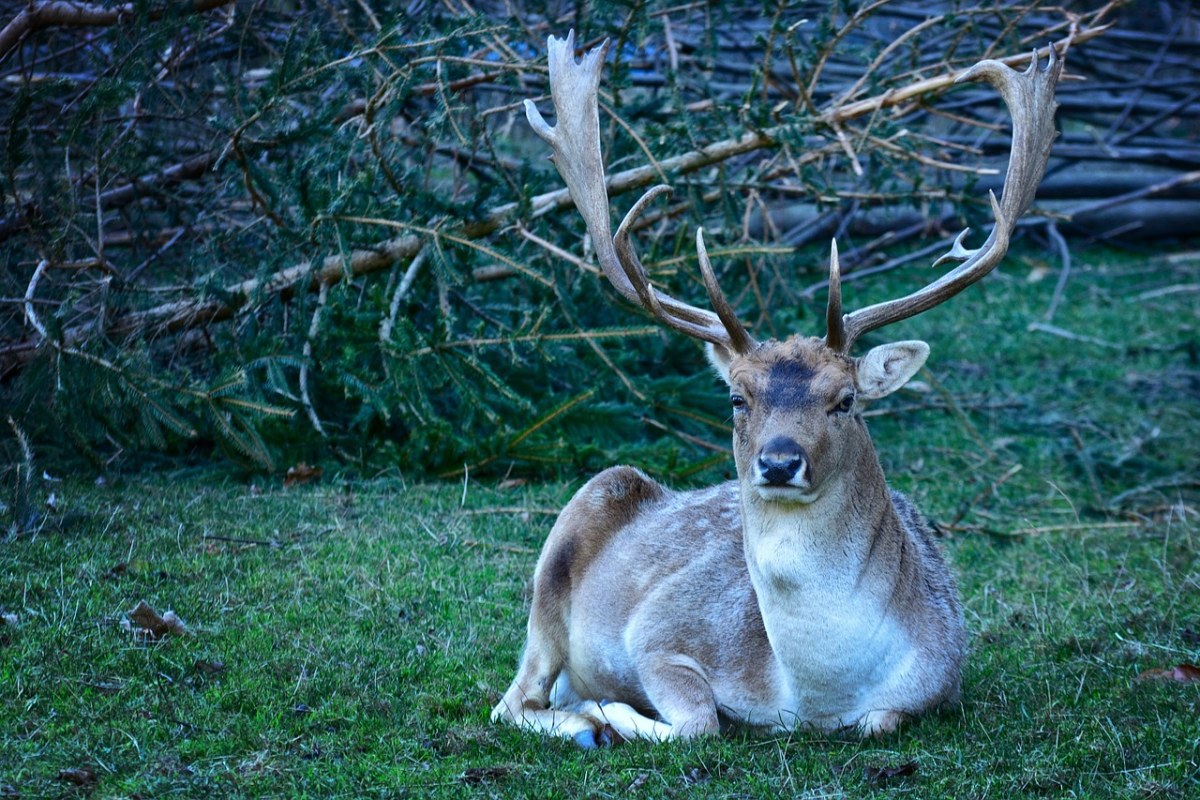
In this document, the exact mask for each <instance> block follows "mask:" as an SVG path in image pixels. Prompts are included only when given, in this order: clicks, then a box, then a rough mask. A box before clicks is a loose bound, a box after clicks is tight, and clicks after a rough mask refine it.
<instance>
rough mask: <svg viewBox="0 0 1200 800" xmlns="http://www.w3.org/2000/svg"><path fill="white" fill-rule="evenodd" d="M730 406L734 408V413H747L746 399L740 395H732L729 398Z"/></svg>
mask: <svg viewBox="0 0 1200 800" xmlns="http://www.w3.org/2000/svg"><path fill="white" fill-rule="evenodd" d="M729 405H731V406H733V410H734V411H745V410H746V398H744V397H742V396H741V395H740V394H733V395H730V396H729Z"/></svg>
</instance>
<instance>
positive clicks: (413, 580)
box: [0, 252, 1200, 798]
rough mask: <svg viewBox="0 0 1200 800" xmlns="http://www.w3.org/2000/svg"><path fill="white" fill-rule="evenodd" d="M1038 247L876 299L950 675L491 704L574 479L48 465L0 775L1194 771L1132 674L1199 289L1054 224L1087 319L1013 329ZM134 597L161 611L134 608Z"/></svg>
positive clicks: (1164, 635)
mask: <svg viewBox="0 0 1200 800" xmlns="http://www.w3.org/2000/svg"><path fill="white" fill-rule="evenodd" d="M1038 266H1039V265H1038V264H1036V263H1033V262H1031V261H1028V260H1026V261H1022V260H1020V259H1017V260H1016V261H1015V262H1012V263H1010V266H1009V267H1008V268H1007V269H1006V271H1005V273H1004V274H1003V275H999V276H997V277H995V278H993V279H990V280H989V281H987V282H985V284H983V285H982V286H979V287H976V288H973V289H972V290H971V291H969V292H968V293H966V294H965V295H963V296H962V297H961V298H959V299H956V300H955V301H954V303H953V304H952V307H950V308H947V309H943V310H939V311H936V312H932V313H931V314H929V315H926V317H925V318H922V319H918V320H915V321H912V322H909V323H905V324H903V325H899V326H896V330H892V331H889V332H888V334H889V336H890V337H892V338H903V337H905V336H921V337H924V338H927V339H928V340H929V341H930V343H931V344H932V346H933V357H932V359H931V364H930V367H929V370H928V371H927V372H926V373H924V374H922V375H921V376H919V377H918V380H920V381H922V382H923V384H924V385H925V387H926V388H927V390H926V391H909V392H905V393H903V394H902V395H901V396H898V397H896V398H893V399H892V400H890V401H889V402H887V403H884V404H881V405H880V406H879V411H881V412H882V413H880V414H879V415H878V416H876V417H874V418H872V420H871V427H872V431H873V434H874V436H875V439H876V442H877V444H878V446H879V449H880V452H881V457H882V459H883V461H884V463H885V467H886V469H887V470H888V473H889V476H890V478H891V480H892V482H893V483H894V484H895V485H896V486H898V487H899V488H902V489H904V490H906V491H908V492H910V493H911V494H912V495H913V496H914V497H916V498H917V499H918V500H919V502H920V503H921V505H922V507H923V508H924V509H925V511H926V512H927V513H929V514H930V515H931V516H932V517H933V518H934V519H935V520H937V521H938V522H939V523H940V524H941V525H942V527H943V528H944V529H945V531H946V536H945V538H944V541H943V544H944V549H945V550H946V552H947V554H948V555H949V557H950V558H951V560H952V562H953V563H954V564H955V567H956V572H957V574H958V575H959V579H960V584H961V590H962V594H963V598H964V603H965V606H966V611H967V620H968V626H969V629H970V631H971V634H972V645H971V655H970V658H969V662H968V665H967V669H966V674H965V679H964V687H965V691H964V697H963V701H962V704H961V707H958V708H955V709H952V710H950V711H949V712H947V713H945V714H941V715H938V716H933V717H929V718H925V719H922V720H920V721H917V722H916V723H914V724H911V725H909V726H907V727H905V728H903V729H902V730H901V731H900V732H899V733H897V734H895V735H891V736H888V737H884V738H882V739H878V740H872V741H865V742H864V741H859V740H858V739H855V738H853V737H849V736H840V735H824V734H816V733H811V732H795V733H792V734H788V735H765V734H762V733H759V732H755V731H746V730H734V731H730V732H728V733H727V734H726V735H724V736H722V737H721V738H719V739H713V740H708V741H701V742H695V743H685V744H672V745H648V744H639V743H634V744H629V745H626V746H622V747H619V748H614V749H612V750H608V751H603V752H583V751H579V750H577V749H575V748H574V747H573V746H571V745H568V744H566V743H562V742H557V741H547V740H544V739H540V738H537V737H535V736H531V735H527V734H523V733H520V732H518V731H515V730H512V729H508V728H494V727H492V726H490V725H489V724H488V723H487V712H488V710H489V709H490V708H491V706H492V705H493V704H494V703H495V702H496V700H497V699H498V696H499V693H500V692H502V691H503V690H504V688H505V687H506V685H507V683H508V681H509V680H510V679H511V677H512V674H513V671H514V668H515V665H516V660H517V655H518V652H519V648H520V647H521V644H522V641H523V635H524V621H525V613H526V608H527V598H526V597H525V587H526V581H527V579H528V577H529V575H530V574H531V572H532V568H533V563H534V560H535V558H536V553H537V550H538V548H539V546H540V543H541V541H542V539H543V537H544V536H545V534H546V532H547V530H548V529H549V526H550V524H551V523H552V520H553V516H552V514H549V513H543V512H545V511H551V512H552V511H554V510H556V509H557V508H559V507H561V505H562V504H563V503H564V502H565V501H566V499H567V498H568V497H569V496H570V492H571V491H572V489H573V488H574V486H562V485H544V486H532V485H525V486H519V487H510V488H504V487H503V486H500V485H481V484H478V483H467V484H465V485H446V484H441V485H422V484H412V483H407V482H405V481H404V480H403V479H401V478H400V477H397V476H392V477H381V478H377V479H373V480H365V481H359V480H342V479H337V478H326V479H325V480H324V481H322V482H318V483H315V484H310V485H306V486H298V487H293V488H290V489H284V488H282V487H281V486H280V485H279V483H278V481H277V480H275V479H272V480H270V481H269V482H264V481H262V480H261V479H260V482H259V483H258V485H255V484H253V483H250V482H246V481H241V480H234V479H230V478H228V477H223V476H222V474H221V473H219V472H217V471H215V470H209V471H203V472H190V473H189V472H178V473H174V474H172V475H159V476H135V477H129V478H125V479H123V480H119V481H116V482H114V483H112V484H110V485H107V486H96V485H93V484H92V483H90V482H85V481H82V480H68V481H66V482H64V483H60V484H53V485H48V486H46V487H43V488H44V490H45V491H50V490H52V491H54V493H55V495H56V500H57V505H58V511H57V512H56V513H55V514H54V515H52V516H51V517H50V519H49V520H48V521H47V523H46V524H45V525H44V526H43V527H42V528H41V529H40V530H38V531H35V532H29V533H25V534H22V535H21V536H19V537H16V538H13V539H11V540H9V541H6V542H3V543H0V613H5V614H10V615H13V616H14V617H15V622H16V624H15V625H13V624H11V622H9V623H5V624H4V625H0V797H3V796H15V795H17V794H19V796H22V797H54V796H75V795H79V796H83V795H90V796H96V797H163V796H195V797H210V796H223V797H304V796H312V797H325V796H364V797H376V796H379V797H538V798H556V797H617V796H619V797H635V798H636V797H647V798H649V797H671V796H685V795H686V796H688V797H775V796H798V797H842V796H849V797H864V796H865V797H876V796H879V797H883V796H895V795H906V796H914V797H922V798H930V797H955V798H970V797H979V798H983V797H1005V798H1012V797H1045V796H1053V797H1061V796H1080V797H1133V798H1152V797H1163V798H1185V797H1194V796H1197V792H1200V726H1198V724H1197V719H1198V717H1200V685H1198V684H1195V683H1192V684H1186V683H1180V682H1173V681H1160V680H1139V679H1138V676H1139V675H1140V674H1141V673H1142V672H1143V671H1145V670H1150V669H1160V668H1168V667H1172V666H1175V665H1177V664H1183V663H1195V662H1197V661H1200V561H1198V559H1197V556H1196V553H1197V547H1198V545H1200V521H1198V520H1200V514H1198V511H1197V508H1198V506H1200V502H1198V498H1200V496H1198V493H1197V488H1196V486H1197V480H1198V479H1200V469H1198V458H1197V455H1198V454H1200V446H1198V445H1197V444H1196V443H1197V441H1200V419H1198V417H1200V414H1198V413H1197V409H1198V408H1200V406H1198V404H1197V400H1198V396H1200V392H1198V388H1197V387H1198V384H1200V372H1198V367H1197V344H1196V340H1197V336H1196V324H1197V319H1198V318H1200V313H1198V311H1200V308H1198V306H1197V298H1198V297H1200V295H1197V294H1195V293H1187V292H1176V293H1172V294H1166V295H1160V296H1157V297H1150V298H1148V299H1137V298H1138V297H1139V295H1141V294H1144V293H1146V292H1150V291H1153V290H1155V289H1158V288H1161V287H1165V286H1169V285H1175V284H1181V283H1186V282H1187V281H1189V280H1192V281H1194V272H1192V273H1188V272H1187V271H1186V269H1187V267H1186V265H1185V266H1172V265H1171V264H1170V263H1168V262H1165V261H1161V260H1160V261H1157V262H1156V261H1145V260H1143V261H1137V260H1132V259H1124V258H1120V257H1117V256H1115V255H1113V254H1111V253H1104V252H1097V253H1089V252H1083V253H1076V270H1075V274H1074V275H1073V276H1072V278H1071V282H1070V283H1069V284H1068V286H1067V293H1066V295H1065V296H1064V302H1063V305H1062V307H1061V308H1060V310H1059V312H1058V313H1057V315H1056V316H1055V319H1054V321H1053V322H1054V325H1056V326H1058V327H1059V328H1061V329H1063V330H1066V331H1068V332H1072V333H1074V334H1076V335H1081V336H1089V337H1092V339H1096V340H1102V341H1108V342H1110V343H1113V344H1114V346H1106V345H1103V344H1096V343H1095V342H1081V341H1078V340H1072V339H1068V338H1064V337H1063V336H1062V335H1059V334H1049V333H1042V332H1028V331H1027V330H1026V328H1027V325H1028V324H1029V322H1030V321H1036V320H1038V319H1040V318H1041V315H1042V311H1043V309H1044V308H1045V307H1046V305H1047V303H1048V300H1049V297H1050V295H1051V293H1052V290H1053V280H1052V277H1051V278H1047V279H1045V280H1042V281H1041V282H1036V283H1029V282H1027V280H1026V276H1027V274H1035V275H1036V274H1037V268H1038ZM896 280H900V279H899V278H897V279H896ZM895 288H896V287H879V288H876V287H870V289H869V290H868V289H863V290H861V291H862V293H863V295H864V296H857V297H851V298H848V299H849V300H850V302H851V303H853V304H854V305H860V304H862V303H863V302H866V301H868V300H870V299H873V298H870V297H866V296H865V295H867V294H869V293H870V292H872V291H894V290H895ZM853 291H854V292H855V293H857V292H859V291H860V290H859V289H857V287H855V288H854V289H853ZM1130 298H1133V299H1134V301H1133V302H1127V300H1128V299H1130ZM918 388H920V387H919V386H918ZM714 391H717V390H716V389H714ZM39 467H45V468H46V469H49V470H50V471H51V472H53V471H54V469H53V466H52V465H39ZM512 509H524V513H514V512H513V511H512ZM141 600H144V601H146V602H148V603H149V604H150V605H151V606H153V607H155V608H156V609H157V610H158V611H160V612H163V611H166V610H167V609H168V608H169V609H173V610H175V611H176V612H177V613H178V614H179V616H180V617H181V618H182V619H183V620H184V621H185V622H186V623H187V625H188V626H189V628H190V630H191V633H190V635H186V636H167V637H165V638H163V639H162V640H160V641H157V642H145V641H140V640H138V639H136V638H134V637H133V636H131V635H130V634H129V633H128V632H127V631H126V630H124V629H123V627H122V626H121V624H120V622H121V620H122V618H123V617H124V615H125V614H127V613H128V612H129V611H130V610H131V609H132V608H133V607H134V606H135V605H136V604H137V603H138V601H141ZM72 769H86V770H90V771H91V773H92V774H94V776H95V781H94V782H90V781H88V780H87V776H86V775H81V774H80V773H69V772H64V771H65V770H72ZM72 774H74V775H75V777H76V779H77V780H80V779H83V780H85V785H82V786H77V785H76V784H75V783H72V782H71V780H69V776H70V775H72Z"/></svg>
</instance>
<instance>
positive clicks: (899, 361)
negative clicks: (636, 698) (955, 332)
mask: <svg viewBox="0 0 1200 800" xmlns="http://www.w3.org/2000/svg"><path fill="white" fill-rule="evenodd" d="M607 52H608V42H607V41H606V42H604V43H603V44H601V45H600V46H599V47H597V48H595V49H593V50H592V51H591V52H589V53H587V54H585V55H584V56H583V57H582V59H581V60H579V61H576V59H575V45H574V33H573V32H572V33H569V34H568V35H567V37H566V38H565V39H558V38H555V37H553V36H551V37H550V39H549V42H548V59H549V67H550V89H551V96H552V99H553V103H554V109H555V114H556V121H555V125H554V126H550V125H548V124H547V123H546V121H545V120H544V119H543V118H542V115H541V114H540V113H539V112H538V110H537V107H536V106H535V105H534V104H533V102H532V101H530V100H526V101H525V111H526V116H527V117H528V119H529V123H530V125H531V126H532V127H533V129H534V130H535V131H536V132H537V133H538V135H540V136H541V137H542V138H543V139H544V140H546V142H547V143H549V144H550V146H551V148H552V149H553V151H554V155H553V160H554V163H555V165H556V167H557V168H558V171H559V173H560V174H561V175H562V177H563V179H564V180H565V181H566V184H567V188H568V189H569V190H570V194H571V198H572V200H574V202H575V205H576V207H577V208H578V210H579V213H580V215H581V216H582V217H583V219H584V221H585V223H586V224H587V230H588V233H589V234H590V236H591V239H592V242H593V246H594V247H595V251H596V257H597V261H598V262H599V265H600V268H601V269H602V271H603V272H604V274H605V276H606V277H607V278H608V280H609V282H610V283H611V284H612V285H613V287H614V288H615V289H616V290H617V291H618V292H619V293H620V294H621V295H622V296H623V297H624V298H625V299H627V300H628V301H630V302H632V303H634V304H636V305H639V306H641V307H642V308H643V309H644V310H645V311H646V312H647V313H649V314H650V315H651V316H652V317H654V318H655V319H656V320H658V321H659V322H661V323H662V324H664V325H665V326H667V327H668V328H671V329H673V330H677V331H680V332H681V333H684V334H686V335H688V336H691V337H693V338H696V339H699V340H701V341H704V342H707V343H708V353H709V359H710V361H711V362H712V363H713V365H714V366H715V368H716V369H717V371H718V372H719V373H720V374H721V376H722V377H723V378H724V379H725V381H726V383H727V384H728V385H729V387H730V391H731V395H730V401H731V404H732V406H733V415H734V431H735V432H734V452H735V458H736V461H737V466H738V475H739V477H740V479H741V481H742V485H743V497H746V495H747V494H750V495H752V496H757V497H759V498H761V499H763V500H793V501H799V502H804V503H809V502H812V501H814V500H815V499H817V498H818V497H820V496H821V495H822V493H823V490H824V487H826V486H827V485H828V483H827V482H828V479H829V477H830V476H836V475H843V474H845V473H846V472H847V471H853V468H854V464H856V463H860V462H861V461H862V460H863V459H867V460H869V461H873V460H874V459H873V451H872V450H871V445H870V442H869V439H868V438H867V436H866V430H865V427H864V426H863V424H862V419H861V416H860V415H859V414H857V413H856V412H857V410H858V408H859V404H860V403H861V402H862V401H864V400H869V399H874V398H878V397H883V396H884V395H887V394H889V393H891V392H893V391H895V390H896V389H898V388H899V387H901V386H902V385H904V383H906V382H907V381H908V380H909V378H911V377H912V376H913V375H914V374H915V373H916V372H917V370H919V369H920V368H921V366H922V365H923V364H924V362H925V358H926V357H927V356H928V354H929V347H928V345H926V344H925V343H924V342H918V341H906V342H897V343H894V344H886V345H881V346H879V347H876V348H874V349H872V350H870V351H869V352H867V353H866V354H864V355H863V356H862V357H859V358H853V357H852V356H851V355H850V353H851V349H852V348H853V346H854V343H855V342H856V340H857V339H858V338H859V337H860V336H862V335H863V334H865V333H867V332H868V331H872V330H876V329H878V328H881V327H883V326H885V325H888V324H891V323H893V322H897V321H899V320H903V319H907V318H909V317H912V316H915V315H917V314H920V313H922V312H924V311H927V310H929V309H930V308H933V307H934V306H936V305H938V304H940V303H942V302H945V301H946V300H948V299H949V298H951V297H953V296H954V295H956V294H958V293H959V292H960V291H962V290H963V289H965V288H966V287H967V286H970V285H971V284H972V283H975V282H976V281H978V280H980V279H981V278H983V277H984V276H985V275H987V274H988V273H989V272H990V271H991V270H992V269H993V268H994V267H995V266H996V265H997V264H998V263H999V262H1000V261H1001V260H1002V259H1003V258H1004V255H1005V253H1006V252H1007V251H1008V245H1009V240H1010V237H1011V235H1012V232H1013V229H1014V228H1015V226H1016V223H1017V220H1018V219H1019V218H1020V217H1021V215H1022V214H1024V213H1025V210H1026V209H1027V208H1028V207H1029V204H1030V203H1031V202H1032V201H1033V196H1034V192H1035V191H1036V189H1037V185H1038V183H1039V182H1040V181H1041V178H1042V175H1043V173H1044V172H1045V169H1046V162H1047V159H1048V158H1049V154H1050V146H1051V144H1052V143H1053V141H1054V138H1055V135H1056V133H1055V130H1054V109H1055V108H1056V106H1057V104H1056V102H1055V100H1054V87H1055V84H1056V82H1057V80H1058V77H1059V75H1060V73H1061V71H1062V64H1061V62H1060V61H1059V60H1058V58H1057V56H1056V54H1055V51H1054V49H1053V48H1050V56H1049V61H1048V63H1047V64H1046V65H1045V67H1044V68H1043V67H1041V66H1040V65H1039V64H1038V58H1037V54H1036V53H1035V54H1034V58H1033V60H1032V63H1031V64H1030V66H1029V68H1028V69H1027V70H1026V71H1025V72H1024V73H1018V72H1016V71H1014V70H1012V69H1011V68H1009V67H1007V66H1006V65H1004V64H1002V63H1000V62H998V61H990V60H989V61H982V62H980V63H979V64H976V65H975V66H974V67H972V68H971V69H969V70H967V71H966V72H965V73H963V75H961V76H960V77H959V79H958V80H959V81H966V80H977V79H978V80H984V81H986V82H988V83H990V84H991V85H993V86H994V87H995V88H996V89H997V90H998V91H999V92H1000V95H1001V97H1002V98H1003V99H1004V101H1005V103H1006V104H1007V106H1008V108H1009V111H1010V113H1011V115H1012V120H1013V126H1012V152H1011V156H1010V158H1009V163H1008V168H1007V170H1006V173H1005V179H1004V189H1003V191H1002V197H1001V199H1000V200H997V199H996V196H995V195H994V194H992V195H990V200H991V206H992V212H993V215H994V218H995V225H994V226H993V228H992V231H991V233H990V234H989V235H988V237H987V239H986V240H985V241H984V243H983V244H982V245H981V246H980V247H979V248H977V249H973V250H970V249H967V248H966V247H965V246H964V239H965V238H966V236H967V234H968V233H969V230H964V231H963V232H962V233H960V234H959V235H958V236H957V237H956V238H955V240H954V243H953V244H952V246H951V247H950V249H949V250H948V251H947V252H946V253H945V254H944V255H943V256H941V257H940V258H938V259H937V260H936V261H935V262H934V266H938V265H941V264H943V263H946V262H952V261H958V262H960V263H959V264H958V265H957V266H956V267H954V268H953V269H951V270H949V271H948V272H946V273H945V274H943V275H942V276H941V277H939V278H938V279H937V280H934V281H933V282H932V283H930V284H928V285H927V286H925V287H924V288H922V289H920V290H918V291H916V292H914V293H912V294H910V295H907V296H905V297H901V298H898V299H894V300H889V301H887V302H883V303H879V304H877V305H873V306H869V307H867V308H863V309H860V310H858V311H854V312H852V313H848V314H843V313H842V296H841V283H840V270H839V265H838V254H837V244H836V242H834V243H833V244H832V247H831V251H830V264H829V301H828V306H827V309H826V326H827V330H826V334H825V337H824V338H823V339H820V338H815V337H808V338H805V337H802V336H793V337H791V338H790V339H788V340H786V341H784V342H777V341H767V342H758V341H756V340H755V339H754V338H753V337H752V336H751V335H750V334H749V332H747V330H746V328H745V327H744V326H743V325H742V323H741V322H740V321H739V320H738V317H737V314H736V313H735V312H734V311H733V309H732V308H731V307H730V305H729V302H728V301H727V300H726V298H725V295H724V294H723V293H722V291H721V288H720V287H719V286H718V284H717V279H716V276H715V274H714V272H713V269H712V265H711V263H710V261H709V258H708V253H707V252H706V250H705V246H704V232H703V230H702V229H700V230H697V231H696V254H697V257H698V261H699V265H700V272H701V275H702V277H703V280H704V285H705V289H706V290H707V293H708V298H709V303H710V305H711V307H712V310H711V311H710V310H707V309H702V308H697V307H695V306H692V305H689V304H687V303H683V302H681V301H679V300H676V299H675V298H673V297H671V296H669V295H667V294H664V293H663V292H661V291H659V290H658V289H656V288H655V287H654V286H652V285H651V284H650V281H649V279H648V277H647V274H646V270H645V267H643V265H642V263H641V261H640V260H639V258H638V256H637V253H636V251H635V250H634V248H633V245H632V243H631V241H630V236H629V234H630V230H631V229H632V227H633V224H634V223H635V222H636V220H637V219H638V217H639V216H640V215H641V213H642V212H643V210H644V209H645V208H646V206H647V205H648V204H649V203H651V202H652V201H653V200H654V199H655V198H657V197H658V196H659V195H661V194H662V193H664V192H667V191H670V189H669V187H667V186H655V187H653V188H651V189H650V190H649V191H647V192H646V193H645V194H644V195H643V196H642V198H641V199H640V200H638V201H637V202H636V203H634V205H633V207H632V208H631V209H630V210H629V213H628V214H626V215H625V218H624V220H623V221H622V222H621V224H620V226H619V227H618V228H617V231H616V233H615V234H613V233H612V232H611V227H610V221H609V204H608V195H607V191H606V188H605V174H604V164H603V159H602V156H601V152H600V130H599V116H598V113H597V90H598V86H599V81H600V69H601V67H602V66H603V63H604V58H605V55H606V53H607ZM746 490H750V491H749V492H747V491H746Z"/></svg>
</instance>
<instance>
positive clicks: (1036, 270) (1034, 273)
mask: <svg viewBox="0 0 1200 800" xmlns="http://www.w3.org/2000/svg"><path fill="white" fill-rule="evenodd" d="M1049 274H1050V267H1048V266H1046V265H1045V264H1036V265H1035V266H1034V267H1033V269H1031V270H1029V274H1028V275H1026V276H1025V282H1026V283H1041V282H1042V281H1044V280H1045V279H1046V276H1047V275H1049Z"/></svg>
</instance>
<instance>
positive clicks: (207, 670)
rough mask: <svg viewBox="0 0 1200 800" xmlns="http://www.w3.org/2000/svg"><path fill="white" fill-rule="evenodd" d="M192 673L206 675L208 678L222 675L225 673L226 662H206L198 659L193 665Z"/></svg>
mask: <svg viewBox="0 0 1200 800" xmlns="http://www.w3.org/2000/svg"><path fill="white" fill-rule="evenodd" d="M192 671H193V672H195V673H196V674H197V675H206V676H208V677H212V676H213V675H220V674H221V673H222V672H224V671H225V662H224V661H205V660H204V659H202V658H198V659H196V663H195V664H193V665H192Z"/></svg>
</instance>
